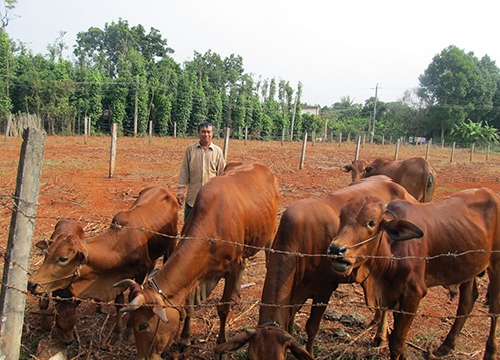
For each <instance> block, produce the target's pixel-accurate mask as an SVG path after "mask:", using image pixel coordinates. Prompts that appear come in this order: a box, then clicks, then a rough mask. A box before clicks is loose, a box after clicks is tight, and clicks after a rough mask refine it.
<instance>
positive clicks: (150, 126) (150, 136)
mask: <svg viewBox="0 0 500 360" xmlns="http://www.w3.org/2000/svg"><path fill="white" fill-rule="evenodd" d="M152 138H153V122H152V121H149V145H151V140H152Z"/></svg>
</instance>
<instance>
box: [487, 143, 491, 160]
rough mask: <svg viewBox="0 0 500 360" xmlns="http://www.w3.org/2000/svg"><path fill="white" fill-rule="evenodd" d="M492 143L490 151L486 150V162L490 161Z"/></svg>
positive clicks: (489, 144)
mask: <svg viewBox="0 0 500 360" xmlns="http://www.w3.org/2000/svg"><path fill="white" fill-rule="evenodd" d="M490 150H491V143H488V149H487V150H486V161H488V160H489V159H490Z"/></svg>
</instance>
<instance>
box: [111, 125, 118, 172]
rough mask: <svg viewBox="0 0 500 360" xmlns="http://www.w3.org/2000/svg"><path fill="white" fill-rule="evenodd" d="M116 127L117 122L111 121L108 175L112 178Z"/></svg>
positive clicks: (114, 160)
mask: <svg viewBox="0 0 500 360" xmlns="http://www.w3.org/2000/svg"><path fill="white" fill-rule="evenodd" d="M116 127H117V124H116V123H113V124H112V125H111V149H110V152H109V153H110V159H109V177H110V178H112V177H113V174H114V173H115V162H116Z"/></svg>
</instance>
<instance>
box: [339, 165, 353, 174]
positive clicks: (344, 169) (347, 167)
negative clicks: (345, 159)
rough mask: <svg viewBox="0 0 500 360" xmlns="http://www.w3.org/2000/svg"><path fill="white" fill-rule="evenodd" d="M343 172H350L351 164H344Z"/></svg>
mask: <svg viewBox="0 0 500 360" xmlns="http://www.w3.org/2000/svg"><path fill="white" fill-rule="evenodd" d="M340 170H342V171H343V172H349V171H352V166H351V165H344V166H342V167H341V168H340Z"/></svg>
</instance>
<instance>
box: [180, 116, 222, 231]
mask: <svg viewBox="0 0 500 360" xmlns="http://www.w3.org/2000/svg"><path fill="white" fill-rule="evenodd" d="M213 135H214V132H213V129H212V124H211V123H209V122H208V121H204V122H202V123H201V124H199V125H198V137H199V139H200V141H199V142H197V143H195V144H192V145H190V146H188V147H187V149H186V153H185V154H184V160H183V161H182V166H181V172H180V174H179V184H178V190H177V202H178V203H179V206H183V205H184V203H185V204H186V207H185V209H184V221H185V220H186V219H187V218H188V216H189V212H190V211H191V209H192V208H193V205H194V202H195V200H196V195H197V194H198V191H199V190H200V188H201V187H202V186H203V185H204V184H205V183H206V182H207V181H208V180H210V179H211V178H213V177H214V176H219V175H220V174H222V171H223V170H224V167H225V166H226V161H225V159H224V154H223V153H222V149H221V148H220V147H218V146H217V145H215V144H213V143H212V137H213ZM186 186H187V188H188V190H187V194H186V195H184V192H185V189H186Z"/></svg>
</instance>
